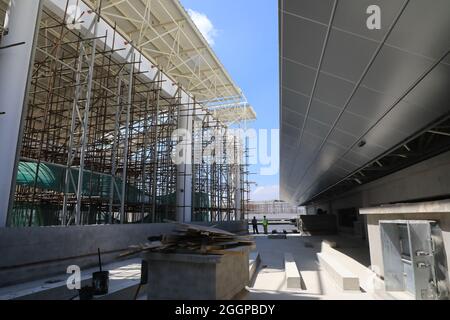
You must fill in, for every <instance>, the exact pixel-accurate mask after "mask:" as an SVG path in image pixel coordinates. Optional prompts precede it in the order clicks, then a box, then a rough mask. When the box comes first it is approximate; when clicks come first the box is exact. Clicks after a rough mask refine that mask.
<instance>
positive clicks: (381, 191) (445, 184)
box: [307, 152, 450, 232]
mask: <svg viewBox="0 0 450 320" xmlns="http://www.w3.org/2000/svg"><path fill="white" fill-rule="evenodd" d="M434 197H448V198H450V152H446V153H443V154H441V155H438V156H436V157H434V158H431V159H428V160H426V161H423V162H421V163H418V164H416V165H414V166H411V167H409V168H406V169H404V170H401V171H398V172H396V173H393V174H391V175H389V176H386V177H383V178H381V179H378V180H376V181H373V182H371V183H368V184H365V185H362V186H360V187H357V188H355V189H353V190H351V191H349V192H347V193H344V194H342V195H340V196H339V197H337V198H335V199H332V200H330V201H325V202H321V203H316V204H314V205H311V206H309V207H308V208H307V211H308V213H313V212H316V211H317V209H318V208H321V209H322V210H326V211H328V213H333V214H337V212H338V210H339V209H346V208H352V207H355V208H365V207H373V206H377V205H381V204H388V203H398V202H407V201H411V200H418V199H426V198H434ZM359 219H360V223H362V224H363V225H365V221H364V219H365V218H364V216H359ZM339 231H341V232H346V231H348V230H346V229H345V228H339ZM366 232H367V230H366Z"/></svg>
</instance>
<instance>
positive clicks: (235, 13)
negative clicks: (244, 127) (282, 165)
mask: <svg viewBox="0 0 450 320" xmlns="http://www.w3.org/2000/svg"><path fill="white" fill-rule="evenodd" d="M181 3H182V4H183V6H184V7H185V8H186V10H188V12H189V13H190V14H191V17H193V20H194V22H196V24H197V26H198V27H199V29H200V30H201V31H202V33H203V34H204V35H205V38H206V39H207V40H208V42H209V43H210V44H211V45H212V48H213V50H214V51H215V53H216V54H217V56H218V57H219V59H220V60H221V62H222V63H223V65H224V66H225V68H226V69H227V71H228V72H229V74H230V75H231V77H232V78H233V79H234V81H235V82H236V84H237V85H238V86H239V87H241V88H242V91H243V92H244V94H245V95H246V97H247V100H248V101H249V103H250V104H251V105H253V107H254V108H255V110H256V113H257V114H258V120H257V121H256V122H254V123H253V125H252V127H254V128H255V129H269V130H270V129H279V98H278V97H279V91H278V90H279V89H278V88H279V83H278V1H277V0H181ZM274 153H275V154H276V155H278V149H277V150H275V152H274ZM259 169H260V167H259V166H252V167H251V170H250V171H251V172H253V173H259ZM250 180H251V181H255V182H256V183H257V184H258V187H257V188H256V189H255V187H253V189H254V193H253V200H263V199H267V200H270V199H275V198H277V197H278V184H279V175H278V174H277V175H270V176H263V175H260V174H255V175H252V176H250Z"/></svg>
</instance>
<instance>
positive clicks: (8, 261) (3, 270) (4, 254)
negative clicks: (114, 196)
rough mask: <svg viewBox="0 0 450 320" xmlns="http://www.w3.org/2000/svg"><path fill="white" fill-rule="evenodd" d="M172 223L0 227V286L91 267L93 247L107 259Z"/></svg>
mask: <svg viewBox="0 0 450 320" xmlns="http://www.w3.org/2000/svg"><path fill="white" fill-rule="evenodd" d="M207 225H211V224H207ZM215 226H216V227H217V228H220V229H224V230H227V231H230V232H240V231H242V230H247V229H246V222H244V221H236V222H234V221H233V222H221V223H218V224H216V225H215ZM174 227H175V225H174V224H137V225H102V226H73V227H37V228H18V229H16V228H0V287H2V286H7V285H11V284H17V283H21V282H26V281H30V280H34V279H39V278H44V277H47V276H53V275H62V274H65V272H66V270H67V267H68V266H69V265H78V266H80V267H81V268H82V269H83V268H88V267H92V266H94V265H96V264H97V261H98V259H97V248H100V250H101V251H102V253H103V254H102V260H103V262H104V263H108V262H111V261H113V260H116V259H117V257H118V255H119V254H120V253H121V252H123V251H125V250H126V249H127V248H128V247H129V246H130V245H133V244H139V243H145V242H147V238H148V237H149V236H159V235H161V234H164V233H170V232H172V230H173V228H174Z"/></svg>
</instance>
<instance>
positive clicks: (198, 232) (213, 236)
mask: <svg viewBox="0 0 450 320" xmlns="http://www.w3.org/2000/svg"><path fill="white" fill-rule="evenodd" d="M254 243H255V242H254V241H253V240H252V239H251V238H250V237H249V236H238V235H235V234H233V233H230V232H227V231H223V230H219V229H216V228H213V227H204V226H198V225H190V224H181V223H176V227H175V230H174V233H171V234H167V235H162V236H160V237H151V238H149V242H148V243H145V244H140V245H137V246H132V247H130V250H129V251H127V252H126V253H124V254H122V255H121V256H128V255H133V254H136V253H140V252H159V253H184V254H204V255H224V254H238V253H239V252H238V251H233V250H230V249H233V248H237V247H242V246H253V245H254Z"/></svg>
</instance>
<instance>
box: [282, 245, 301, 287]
mask: <svg viewBox="0 0 450 320" xmlns="http://www.w3.org/2000/svg"><path fill="white" fill-rule="evenodd" d="M284 273H285V278H286V287H287V288H288V289H301V287H302V285H301V278H300V273H299V272H298V269H297V265H296V264H295V260H294V257H293V255H292V253H288V252H286V253H285V254H284Z"/></svg>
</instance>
